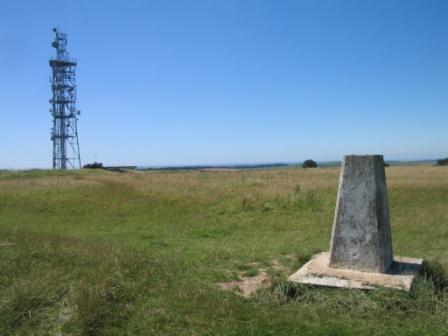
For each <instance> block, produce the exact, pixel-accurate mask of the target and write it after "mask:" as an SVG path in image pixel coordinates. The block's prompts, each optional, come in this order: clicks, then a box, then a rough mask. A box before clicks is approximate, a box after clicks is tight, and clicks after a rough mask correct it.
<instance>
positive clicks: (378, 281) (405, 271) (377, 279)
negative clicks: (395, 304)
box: [288, 252, 423, 291]
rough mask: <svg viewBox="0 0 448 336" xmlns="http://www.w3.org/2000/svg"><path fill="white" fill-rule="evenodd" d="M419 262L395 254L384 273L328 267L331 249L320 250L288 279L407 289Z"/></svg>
mask: <svg viewBox="0 0 448 336" xmlns="http://www.w3.org/2000/svg"><path fill="white" fill-rule="evenodd" d="M422 263H423V259H415V258H405V257H394V262H393V264H392V266H391V267H390V268H389V269H388V270H387V272H386V273H370V272H361V271H354V270H351V269H344V268H334V267H330V266H329V264H330V253H329V252H323V253H319V254H317V255H315V256H314V257H313V258H312V259H311V260H310V261H309V262H307V263H306V264H305V265H303V266H302V268H300V269H299V270H298V271H297V272H296V273H294V274H292V275H291V276H290V277H289V278H288V281H291V282H298V283H301V284H308V285H316V286H328V287H341V288H358V289H373V288H375V287H389V288H396V289H401V290H405V291H409V290H410V289H411V285H412V281H413V280H414V277H415V275H416V274H417V273H418V271H419V270H420V267H421V265H422Z"/></svg>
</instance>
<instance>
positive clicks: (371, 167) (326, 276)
mask: <svg viewBox="0 0 448 336" xmlns="http://www.w3.org/2000/svg"><path fill="white" fill-rule="evenodd" d="M390 231H391V230H390V222H389V205H388V197H387V186H386V176H385V172H384V161H383V157H382V155H364V156H357V155H348V156H345V157H344V160H343V162H342V170H341V176H340V180H339V191H338V199H337V203H336V211H335V218H334V224H333V231H332V235H331V247H330V252H324V253H321V254H318V255H316V256H314V257H313V259H311V260H310V261H309V262H308V263H306V264H305V265H304V266H303V267H302V268H301V269H300V270H299V271H297V272H296V273H294V274H293V275H291V276H290V277H289V281H292V282H298V283H302V284H310V285H320V286H331V287H345V288H363V289H369V288H374V287H376V286H383V287H391V288H397V289H403V290H409V289H410V288H411V286H412V281H413V279H414V277H415V275H416V274H417V273H418V271H419V269H420V267H421V264H422V262H423V260H422V259H414V258H402V257H395V258H394V257H393V251H392V239H391V233H390Z"/></svg>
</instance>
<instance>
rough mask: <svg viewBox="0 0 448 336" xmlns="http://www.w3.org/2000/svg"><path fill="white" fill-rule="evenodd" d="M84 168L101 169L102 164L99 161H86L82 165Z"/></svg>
mask: <svg viewBox="0 0 448 336" xmlns="http://www.w3.org/2000/svg"><path fill="white" fill-rule="evenodd" d="M82 167H83V168H86V169H103V164H102V163H101V162H94V163H88V164H85V165H84V166H82Z"/></svg>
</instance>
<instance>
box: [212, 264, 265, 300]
mask: <svg viewBox="0 0 448 336" xmlns="http://www.w3.org/2000/svg"><path fill="white" fill-rule="evenodd" d="M270 286H271V279H270V278H269V275H268V274H267V273H266V271H265V270H260V273H258V274H257V275H256V276H253V277H242V278H241V279H240V280H232V281H229V282H221V283H219V284H218V287H219V288H221V289H222V290H230V289H233V288H238V289H239V294H240V295H241V296H242V297H244V298H248V297H249V296H251V295H252V293H255V292H256V291H257V290H258V289H260V288H268V287H270Z"/></svg>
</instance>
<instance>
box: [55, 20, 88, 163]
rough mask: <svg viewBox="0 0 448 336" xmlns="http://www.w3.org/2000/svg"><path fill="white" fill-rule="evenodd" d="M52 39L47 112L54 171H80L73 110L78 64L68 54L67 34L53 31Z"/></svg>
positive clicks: (74, 109)
mask: <svg viewBox="0 0 448 336" xmlns="http://www.w3.org/2000/svg"><path fill="white" fill-rule="evenodd" d="M53 32H54V33H55V38H54V41H53V43H52V44H51V46H52V47H53V48H55V49H56V57H52V58H51V59H50V61H49V63H50V67H51V70H52V75H51V79H50V83H51V91H52V94H53V96H52V98H51V99H50V104H51V108H50V112H51V115H52V116H53V127H52V130H51V140H52V141H53V169H68V168H71V169H76V168H81V153H80V151H79V140H78V116H79V115H80V111H79V110H77V109H76V82H75V79H76V76H75V70H76V65H77V62H76V60H75V59H74V58H71V57H69V54H68V52H67V34H64V33H62V32H60V31H59V30H58V29H56V28H53Z"/></svg>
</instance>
